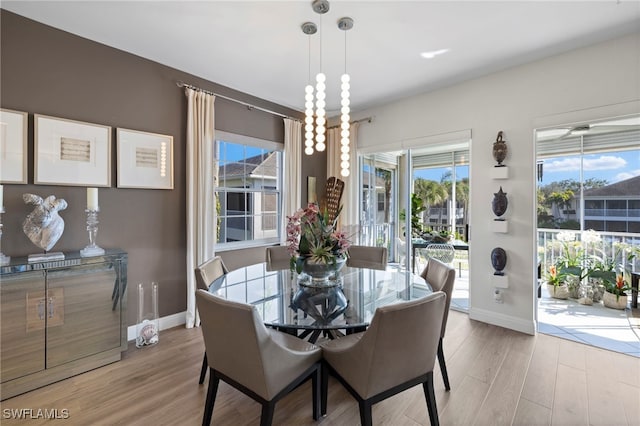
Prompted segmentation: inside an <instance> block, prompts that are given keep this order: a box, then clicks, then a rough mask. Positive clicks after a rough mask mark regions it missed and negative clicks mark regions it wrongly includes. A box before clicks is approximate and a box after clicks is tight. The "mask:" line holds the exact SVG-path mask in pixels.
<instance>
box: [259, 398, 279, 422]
mask: <svg viewBox="0 0 640 426" xmlns="http://www.w3.org/2000/svg"><path fill="white" fill-rule="evenodd" d="M275 408H276V403H275V401H273V400H271V401H265V402H263V403H262V416H261V417H260V426H271V423H273V413H274V411H275Z"/></svg>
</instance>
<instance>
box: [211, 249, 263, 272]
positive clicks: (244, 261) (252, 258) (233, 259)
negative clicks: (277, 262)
mask: <svg viewBox="0 0 640 426" xmlns="http://www.w3.org/2000/svg"><path fill="white" fill-rule="evenodd" d="M217 255H218V256H220V257H221V258H222V261H223V262H224V264H225V266H226V268H227V270H228V271H235V270H236V269H240V268H244V267H245V266H249V265H256V264H258V263H262V262H264V246H258V247H247V248H242V249H235V250H226V251H219V252H217Z"/></svg>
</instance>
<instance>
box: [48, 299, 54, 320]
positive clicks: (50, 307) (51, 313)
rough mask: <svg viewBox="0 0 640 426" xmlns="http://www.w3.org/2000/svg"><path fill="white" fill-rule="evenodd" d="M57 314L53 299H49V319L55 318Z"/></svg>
mask: <svg viewBox="0 0 640 426" xmlns="http://www.w3.org/2000/svg"><path fill="white" fill-rule="evenodd" d="M54 313H55V305H54V300H53V297H50V298H49V318H53V314H54Z"/></svg>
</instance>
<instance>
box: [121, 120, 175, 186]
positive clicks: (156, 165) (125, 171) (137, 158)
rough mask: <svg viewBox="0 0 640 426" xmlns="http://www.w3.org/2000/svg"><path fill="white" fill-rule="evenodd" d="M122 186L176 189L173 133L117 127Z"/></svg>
mask: <svg viewBox="0 0 640 426" xmlns="http://www.w3.org/2000/svg"><path fill="white" fill-rule="evenodd" d="M116 138H117V144H118V182H117V186H118V188H140V189H173V136H170V135H161V134H158V133H149V132H143V131H140V130H131V129H122V128H118V129H117V130H116Z"/></svg>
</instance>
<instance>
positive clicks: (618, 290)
mask: <svg viewBox="0 0 640 426" xmlns="http://www.w3.org/2000/svg"><path fill="white" fill-rule="evenodd" d="M603 282H604V287H605V289H606V290H607V291H608V292H609V293H613V294H615V295H616V301H617V300H618V299H619V298H620V296H626V295H627V293H626V292H627V291H629V290H631V286H630V285H629V284H627V282H626V281H625V280H624V277H623V276H622V275H618V276H616V280H615V282H612V281H609V280H604V281H603Z"/></svg>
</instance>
